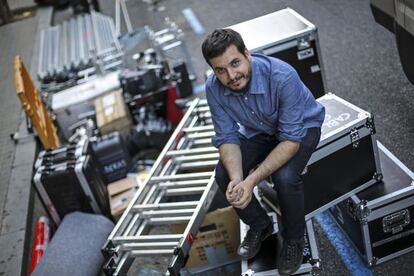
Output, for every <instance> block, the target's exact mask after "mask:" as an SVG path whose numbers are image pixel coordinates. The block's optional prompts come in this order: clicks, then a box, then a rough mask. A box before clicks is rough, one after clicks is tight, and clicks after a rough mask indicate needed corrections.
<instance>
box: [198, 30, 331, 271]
mask: <svg viewBox="0 0 414 276" xmlns="http://www.w3.org/2000/svg"><path fill="white" fill-rule="evenodd" d="M202 52H203V56H204V58H205V60H206V61H207V63H208V64H209V65H210V66H211V68H212V69H213V71H214V74H212V75H211V76H210V77H209V78H208V80H207V82H206V96H207V101H208V105H209V107H210V111H211V115H212V120H213V125H214V130H215V132H216V134H215V136H214V137H213V139H212V142H213V145H214V146H215V147H217V148H218V149H219V153H220V161H219V163H218V165H217V167H216V182H217V183H218V185H219V187H220V189H221V190H222V191H223V192H224V193H225V195H226V198H227V200H228V202H229V203H230V204H231V205H232V206H233V207H234V208H235V210H236V212H237V213H238V215H239V217H240V218H241V219H242V220H243V222H244V223H246V224H247V225H249V226H250V229H249V231H248V232H247V234H246V237H245V238H244V240H243V242H242V243H241V244H240V246H239V249H238V254H239V255H240V256H241V257H242V258H245V259H250V258H252V257H254V256H255V255H256V254H257V253H258V252H259V250H260V246H261V243H262V241H263V240H264V239H266V238H267V237H268V236H270V235H271V234H272V231H273V226H272V224H271V221H270V219H269V217H268V216H267V214H266V212H265V210H264V209H263V208H262V207H261V206H260V204H259V202H258V201H257V199H256V198H255V196H254V195H252V191H253V188H254V187H255V186H256V185H257V184H258V183H260V181H262V180H263V179H265V178H267V177H268V176H271V177H272V180H273V182H274V183H275V188H276V189H277V191H278V198H279V201H280V207H281V211H282V225H283V230H282V236H283V238H284V241H283V247H282V250H281V254H280V256H279V257H278V264H277V265H278V270H279V273H280V274H282V275H289V274H292V273H294V272H295V271H296V270H297V269H298V268H299V267H300V265H301V263H302V256H303V254H302V253H303V247H304V239H303V237H304V231H305V220H304V195H303V184H302V177H301V174H302V172H303V170H304V168H305V166H306V164H307V162H308V160H309V158H310V157H311V155H312V152H313V151H314V150H315V148H316V146H317V144H318V142H319V138H320V127H321V125H322V122H323V119H324V116H325V111H324V108H323V106H322V105H321V104H319V103H318V102H317V101H315V99H314V97H313V95H312V94H311V92H310V91H309V89H308V88H307V87H306V86H305V85H304V84H303V83H302V81H301V80H300V79H299V76H298V74H297V73H296V71H295V70H294V69H293V68H292V67H291V66H290V65H288V64H287V63H285V62H283V61H281V60H279V59H275V58H272V57H267V56H263V55H259V54H250V53H249V51H248V50H247V49H246V47H245V45H244V42H243V40H242V38H241V36H240V34H238V33H237V32H235V31H233V30H231V29H218V30H215V31H213V33H211V34H210V35H208V36H207V37H206V39H205V40H204V42H203V45H202ZM252 170H253V171H252Z"/></svg>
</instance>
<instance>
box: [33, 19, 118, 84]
mask: <svg viewBox="0 0 414 276" xmlns="http://www.w3.org/2000/svg"><path fill="white" fill-rule="evenodd" d="M122 57H123V51H122V48H121V45H120V43H119V40H118V36H117V34H116V31H115V26H114V23H113V20H112V18H111V17H108V16H105V15H103V14H101V13H98V12H95V11H92V12H91V14H86V15H79V16H77V17H76V18H71V19H69V20H67V21H64V22H63V23H62V24H59V25H56V26H53V27H49V28H47V29H43V30H42V31H41V33H40V56H39V65H38V77H39V79H40V80H41V81H43V82H45V83H46V82H51V81H57V82H62V81H64V80H67V79H71V78H74V77H75V78H76V77H82V76H84V75H90V74H93V73H96V72H100V73H102V72H104V71H106V70H109V69H112V68H116V67H119V66H120V65H121V64H122ZM79 75H80V76H79Z"/></svg>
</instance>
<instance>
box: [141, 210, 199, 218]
mask: <svg viewBox="0 0 414 276" xmlns="http://www.w3.org/2000/svg"><path fill="white" fill-rule="evenodd" d="M193 213H194V209H178V210H149V211H143V212H142V213H141V214H142V215H144V216H146V217H149V216H165V215H192V214H193Z"/></svg>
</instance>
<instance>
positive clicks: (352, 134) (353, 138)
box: [349, 128, 359, 149]
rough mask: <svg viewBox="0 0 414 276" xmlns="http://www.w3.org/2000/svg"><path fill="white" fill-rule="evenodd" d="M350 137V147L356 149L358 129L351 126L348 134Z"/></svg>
mask: <svg viewBox="0 0 414 276" xmlns="http://www.w3.org/2000/svg"><path fill="white" fill-rule="evenodd" d="M349 137H350V138H351V143H352V148H354V149H356V148H357V147H358V146H359V132H358V129H356V128H353V129H351V132H350V134H349Z"/></svg>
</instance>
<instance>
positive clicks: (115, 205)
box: [108, 177, 138, 221]
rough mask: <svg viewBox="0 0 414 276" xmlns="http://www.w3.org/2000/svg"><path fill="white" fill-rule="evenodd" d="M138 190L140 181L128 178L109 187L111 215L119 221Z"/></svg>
mask: <svg viewBox="0 0 414 276" xmlns="http://www.w3.org/2000/svg"><path fill="white" fill-rule="evenodd" d="M137 190H138V179H137V178H132V177H127V178H124V179H121V180H118V181H115V182H112V183H110V184H109V185H108V193H109V197H110V198H109V204H110V206H111V215H112V217H113V218H114V220H115V221H117V220H118V219H119V218H120V217H121V215H122V213H123V212H124V211H125V209H126V208H127V207H128V204H129V202H130V201H131V199H132V198H133V197H134V195H135V193H136V191H137Z"/></svg>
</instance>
